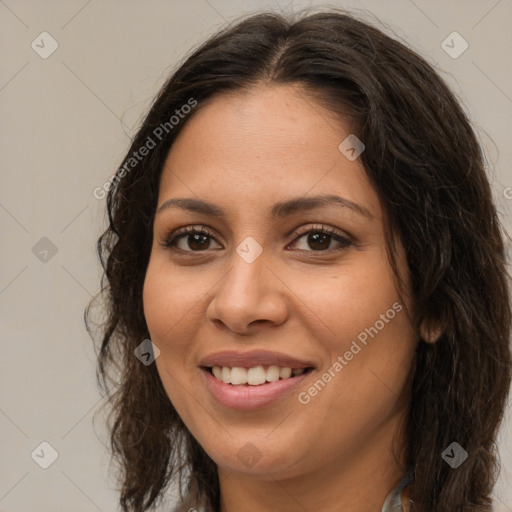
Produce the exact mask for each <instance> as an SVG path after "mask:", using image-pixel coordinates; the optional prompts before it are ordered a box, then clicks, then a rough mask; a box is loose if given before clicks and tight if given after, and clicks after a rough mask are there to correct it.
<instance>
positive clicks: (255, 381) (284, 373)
mask: <svg viewBox="0 0 512 512" xmlns="http://www.w3.org/2000/svg"><path fill="white" fill-rule="evenodd" d="M305 371H306V369H305V368H296V369H294V370H292V369H291V368H287V367H283V368H280V367H279V366H275V365H272V366H268V367H266V368H265V367H264V366H261V365H260V366H255V367H253V368H249V369H247V368H240V367H238V366H235V367H233V368H229V367H228V366H214V367H213V368H212V372H213V375H214V376H215V377H216V378H217V379H219V380H221V381H222V382H225V383H226V384H233V385H234V386H240V385H244V384H249V385H250V386H259V385H261V384H264V383H265V382H276V381H277V380H279V379H289V378H290V377H292V376H293V377H295V376H298V375H302V374H303V373H304V372H305Z"/></svg>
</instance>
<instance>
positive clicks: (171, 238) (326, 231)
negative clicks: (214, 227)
mask: <svg viewBox="0 0 512 512" xmlns="http://www.w3.org/2000/svg"><path fill="white" fill-rule="evenodd" d="M310 233H320V234H323V235H328V236H330V237H332V238H334V240H336V241H337V242H339V243H340V244H341V247H339V248H338V249H326V250H310V251H307V250H304V249H299V250H302V251H303V252H308V253H313V254H326V253H327V254H332V253H333V252H338V251H341V250H343V249H346V248H347V247H349V246H351V245H353V243H352V241H351V240H349V238H347V237H346V236H343V235H341V234H340V233H339V232H338V231H336V230H335V229H333V228H330V227H328V226H327V227H326V226H324V225H318V226H314V227H308V228H307V229H302V228H298V229H297V230H295V232H294V233H293V235H294V236H295V238H294V240H293V242H292V243H294V242H296V241H297V240H298V239H299V238H302V237H303V236H304V235H308V234H310ZM196 234H197V235H204V236H208V237H210V238H213V239H214V240H215V241H216V242H217V240H216V239H215V236H214V234H213V233H212V232H211V231H209V230H208V229H206V228H205V227H203V226H201V227H193V226H188V227H185V228H180V229H177V230H176V231H174V232H172V233H170V234H169V235H168V236H167V237H166V238H165V240H164V241H163V242H162V243H161V244H160V245H161V246H162V247H164V248H166V249H171V250H174V251H179V252H181V253H182V254H183V253H189V255H193V254H194V253H204V252H207V251H208V249H205V250H203V251H192V250H190V251H184V250H182V249H177V248H175V247H173V246H174V244H175V243H176V242H177V241H178V240H179V239H180V238H181V237H183V236H186V235H196ZM217 243H219V242H217ZM329 245H330V244H329Z"/></svg>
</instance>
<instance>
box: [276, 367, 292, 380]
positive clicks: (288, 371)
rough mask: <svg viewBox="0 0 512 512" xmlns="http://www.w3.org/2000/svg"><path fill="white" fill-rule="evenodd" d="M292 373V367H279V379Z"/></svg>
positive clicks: (286, 377)
mask: <svg viewBox="0 0 512 512" xmlns="http://www.w3.org/2000/svg"><path fill="white" fill-rule="evenodd" d="M291 375H292V369H291V368H280V369H279V377H281V379H288V378H290V377H291Z"/></svg>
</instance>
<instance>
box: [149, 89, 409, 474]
mask: <svg viewBox="0 0 512 512" xmlns="http://www.w3.org/2000/svg"><path fill="white" fill-rule="evenodd" d="M349 134H350V131H349V129H348V127H347V125H346V124H345V123H344V122H342V121H341V120H340V119H338V118H336V117H334V115H332V114H331V113H330V112H328V111H327V110H324V109H323V108H322V107H320V106H319V105H318V104H316V103H315V102H314V100H313V99H312V98H311V97H309V96H307V94H306V93H305V92H303V91H301V90H300V89H299V88H297V87H292V86H273V87H261V88H254V89H252V90H251V91H250V92H245V93H243V94H242V93H240V94H229V95H222V96H218V97H216V98H215V99H214V100H213V101H211V102H210V103H209V104H208V105H207V106H204V107H203V108H202V109H201V110H199V111H197V112H196V114H195V115H194V117H193V118H191V119H190V120H189V121H188V122H187V124H186V125H185V126H184V127H183V130H182V131H181V133H180V134H179V136H178V138H177V139H176V141H175V143H174V144H173V146H172V148H171V151H170V153H169V155H168V158H167V161H166V164H165V167H164V169H163V173H162V178H161V182H160V188H159V198H158V208H157V214H156V216H155V222H154V233H153V235H154V237H153V238H154V241H153V247H152V252H151V257H150V261H149V266H148V269H147V275H146V279H145V283H144V297H143V298H144V313H145V317H146V320H147V324H148V327H149V332H150V335H151V339H152V341H153V343H154V344H155V345H156V346H157V347H158V348H159V349H160V356H159V357H158V358H157V359H156V365H157V369H158V373H159V375H160V378H161V380H162V383H163V385H164V387H165V390H166V392H167V394H168V396H169V399H170V401H171V402H172V404H173V406H174V407H175V408H176V410H177V411H178V413H179V415H180V416H181V418H182V419H183V421H184V423H185V424H186V426H187V427H188V429H189V430H190V432H191V433H192V435H193V436H194V437H195V438H196V439H197V440H198V442H199V443H200V444H201V445H202V447H203V448H204V449H205V451H206V452H207V453H208V454H209V455H210V457H211V458H212V459H213V460H214V461H215V462H216V463H217V464H218V466H219V469H221V468H222V469H224V470H229V471H234V472H237V473H243V474H245V475H251V476H252V477H255V478H260V479H265V478H266V477H267V476H268V473H270V472H271V473H272V475H273V476H272V478H274V479H275V478H278V477H282V478H287V477H293V476H297V475H304V474H307V473H310V472H314V471H318V470H319V469H321V468H322V467H323V468H327V467H329V466H332V467H334V465H336V467H346V468H349V467H350V465H351V464H354V463H356V461H358V460H359V461H360V460H363V459H364V458H368V457H370V458H371V457H374V458H378V457H381V456H382V454H383V453H385V452H386V453H387V451H388V449H389V444H390V442H391V439H392V437H393V436H394V435H395V433H396V430H397V428H398V425H399V421H400V419H401V418H402V417H403V416H404V414H405V407H406V400H403V399H400V397H401V395H402V393H403V391H404V389H405V386H406V377H407V373H408V371H409V368H410V366H411V363H412V359H413V353H414V346H415V343H416V341H417V340H416V336H415V334H414V331H413V329H412V327H411V325H410V322H409V320H408V318H407V315H406V313H405V306H406V304H403V303H402V300H404V299H400V297H399V295H398V293H397V290H396V288H395V284H394V280H393V274H392V271H391V268H390V265H389V262H388V258H387V255H386V248H385V235H384V213H383V209H382V207H381V204H380V202H379V199H378V197H377V194H376V192H375V191H374V190H373V188H372V186H371V185H370V183H369V181H368V179H367V178H366V177H365V174H364V172H363V169H362V166H361V163H360V159H359V158H357V159H355V160H353V158H350V159H349V158H347V156H351V157H352V156H353V155H352V152H350V151H349V152H347V153H344V152H342V151H341V150H340V149H339V148H338V146H339V145H340V143H341V142H342V141H343V140H344V139H345V138H346V137H347V136H348V135H349ZM178 199H179V200H180V201H176V200H178ZM399 256H400V261H399V265H400V269H401V272H402V277H403V279H404V280H405V281H404V282H405V283H406V285H407V283H408V280H407V272H406V265H405V260H404V256H403V250H402V249H401V247H400V248H399ZM405 300H406V299H405ZM290 373H291V375H290ZM214 374H215V375H214ZM224 381H226V382H224Z"/></svg>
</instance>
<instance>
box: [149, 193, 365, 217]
mask: <svg viewBox="0 0 512 512" xmlns="http://www.w3.org/2000/svg"><path fill="white" fill-rule="evenodd" d="M331 205H337V206H341V207H343V208H349V209H350V210H352V211H354V212H356V213H358V214H359V215H362V216H363V217H367V218H369V219H373V218H374V216H373V215H372V213H371V212H370V211H369V210H368V209H367V208H365V207H364V206H361V205H360V204H357V203H354V202H353V201H350V200H349V199H345V198H344V197H340V196H336V195H320V196H312V197H299V198H295V199H289V200H288V201H283V202H279V203H276V204H275V205H274V206H272V209H271V210H270V216H271V217H272V218H283V217H288V216H290V215H293V214H294V213H300V212H306V211H309V210H314V209H318V208H321V207H325V206H331ZM169 208H181V209H183V210H187V211H190V212H194V213H201V214H204V215H209V216H212V217H219V218H220V219H225V218H226V217H227V214H226V212H225V211H224V210H223V209H222V208H220V207H219V206H216V205H214V204H212V203H209V202H207V201H203V200H202V199H195V198H192V197H186V198H173V199H169V200H167V201H165V202H164V203H163V204H162V205H161V206H160V207H159V208H158V210H157V212H156V214H157V215H158V214H160V213H162V212H163V211H164V210H167V209H169Z"/></svg>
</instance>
